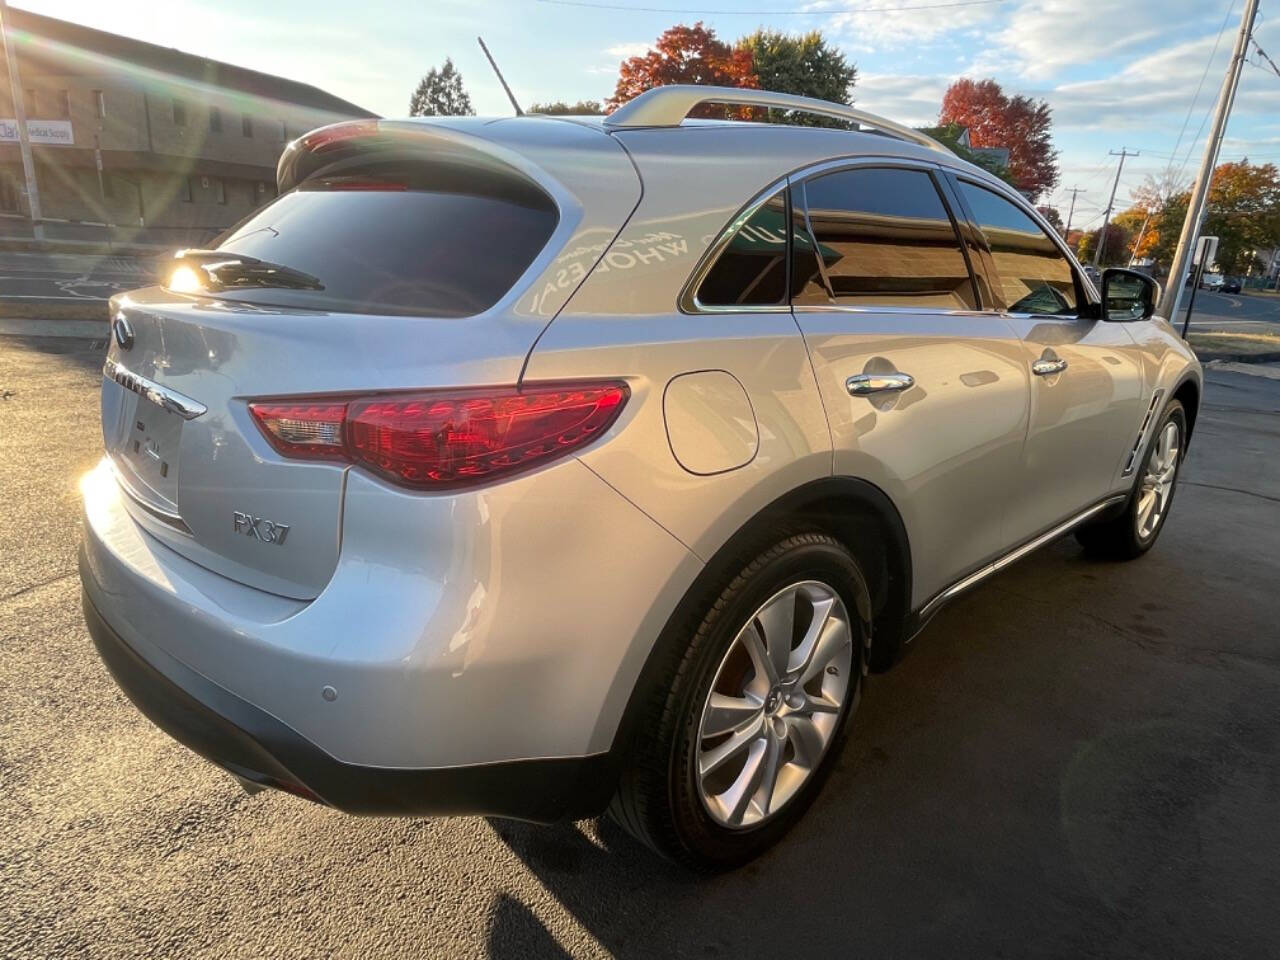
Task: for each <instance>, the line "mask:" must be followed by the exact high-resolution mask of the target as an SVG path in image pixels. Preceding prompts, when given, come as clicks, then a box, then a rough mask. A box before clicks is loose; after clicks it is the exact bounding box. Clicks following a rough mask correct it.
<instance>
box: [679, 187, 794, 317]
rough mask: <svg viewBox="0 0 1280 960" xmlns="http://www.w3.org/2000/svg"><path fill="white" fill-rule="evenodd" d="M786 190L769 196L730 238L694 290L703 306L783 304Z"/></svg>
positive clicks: (785, 284) (784, 291)
mask: <svg viewBox="0 0 1280 960" xmlns="http://www.w3.org/2000/svg"><path fill="white" fill-rule="evenodd" d="M786 225H787V199H786V191H785V190H784V191H781V192H779V193H777V194H775V195H774V196H772V197H770V198H769V199H768V200H767V201H765V202H764V203H763V204H761V206H760V207H759V208H758V209H757V210H756V211H755V213H753V214H752V215H751V216H750V217H749V218H748V219H747V221H746V223H744V224H743V225H742V226H741V227H740V228H739V229H738V232H737V233H735V234H734V235H733V239H731V240H730V241H729V244H728V246H726V247H725V248H724V250H723V251H721V253H720V256H719V258H718V259H717V260H716V262H715V264H714V265H713V266H712V267H711V269H710V270H709V271H708V272H707V275H706V277H704V278H703V280H702V283H701V285H700V286H699V287H698V295H697V296H698V303H700V304H701V305H702V306H706V307H729V306H764V305H778V304H782V303H785V302H786V286H787V232H786Z"/></svg>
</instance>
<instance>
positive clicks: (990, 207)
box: [959, 180, 1078, 316]
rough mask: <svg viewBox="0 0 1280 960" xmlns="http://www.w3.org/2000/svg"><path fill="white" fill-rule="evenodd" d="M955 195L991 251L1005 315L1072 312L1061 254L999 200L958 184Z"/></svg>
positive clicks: (1073, 297)
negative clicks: (1005, 311) (963, 204)
mask: <svg viewBox="0 0 1280 960" xmlns="http://www.w3.org/2000/svg"><path fill="white" fill-rule="evenodd" d="M959 184H960V193H961V194H962V195H963V196H964V200H965V202H966V203H967V204H968V205H969V209H970V210H971V211H972V212H973V218H974V220H976V221H977V223H978V226H979V227H981V228H982V232H983V233H984V234H985V235H986V238H987V243H988V245H989V246H990V247H991V259H992V260H993V261H994V265H995V268H996V273H997V275H998V276H997V278H996V280H995V286H996V288H997V289H998V290H1000V291H1001V293H1002V294H1003V296H1004V302H1005V305H1006V307H1007V308H1008V310H1009V312H1010V313H1038V314H1050V315H1054V316H1061V315H1070V314H1074V313H1075V312H1076V310H1077V307H1078V301H1077V294H1076V282H1075V274H1074V273H1073V272H1072V269H1071V262H1070V261H1069V260H1068V259H1067V257H1066V256H1065V255H1064V254H1063V252H1062V250H1061V249H1060V248H1059V247H1058V245H1057V244H1056V243H1054V242H1053V240H1052V239H1051V238H1050V237H1049V235H1048V234H1047V233H1045V232H1044V230H1043V229H1041V227H1040V225H1039V224H1038V223H1036V222H1035V221H1034V220H1032V219H1031V217H1030V216H1029V215H1028V214H1026V213H1024V212H1023V211H1022V210H1020V209H1018V207H1017V205H1015V204H1014V203H1011V202H1010V201H1009V200H1006V199H1005V198H1004V197H1002V196H1000V195H999V194H997V193H995V192H993V191H991V190H987V189H986V188H985V187H979V186H978V185H976V184H973V183H969V182H967V181H965V180H960V181H959Z"/></svg>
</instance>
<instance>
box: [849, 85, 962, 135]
mask: <svg viewBox="0 0 1280 960" xmlns="http://www.w3.org/2000/svg"><path fill="white" fill-rule="evenodd" d="M950 82H951V81H950V78H947V77H940V76H918V75H917V76H913V75H911V74H877V73H862V74H859V75H858V83H857V86H855V87H854V88H853V96H854V100H855V102H856V103H857V105H858V106H859V107H861V108H863V109H864V110H870V111H871V112H872V113H878V114H880V115H881V116H884V117H888V118H889V119H891V120H897V121H898V122H899V123H907V124H911V125H913V126H918V127H921V126H930V125H932V124H935V123H937V122H938V110H939V108H940V107H941V106H942V95H943V93H945V92H946V89H947V85H948V84H949V83H950Z"/></svg>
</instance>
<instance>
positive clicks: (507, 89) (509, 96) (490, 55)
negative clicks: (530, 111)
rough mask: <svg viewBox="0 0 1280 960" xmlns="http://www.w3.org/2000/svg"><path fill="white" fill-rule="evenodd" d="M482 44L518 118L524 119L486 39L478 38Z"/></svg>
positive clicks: (482, 48)
mask: <svg viewBox="0 0 1280 960" xmlns="http://www.w3.org/2000/svg"><path fill="white" fill-rule="evenodd" d="M476 40H477V41H479V43H480V49H481V50H483V51H484V55H485V56H486V57H488V59H489V66H491V67H493V72H494V73H496V74H497V75H498V82H499V83H500V84H502V89H503V90H505V91H507V99H508V100H510V101H511V105H512V106H513V107H515V108H516V116H517V117H523V116H524V111H523V110H521V109H520V104H518V103H516V97H515V94H513V93H512V92H511V88H510V87H508V86H507V79H506V77H504V76H503V75H502V71H501V70H499V69H498V64H497V63H495V62H494V59H493V54H491V53H490V52H489V48H488V47H486V46H485V45H484V37H476Z"/></svg>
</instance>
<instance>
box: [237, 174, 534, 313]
mask: <svg viewBox="0 0 1280 960" xmlns="http://www.w3.org/2000/svg"><path fill="white" fill-rule="evenodd" d="M558 217H559V215H558V211H557V209H556V206H555V204H554V202H553V201H552V200H551V198H550V197H548V196H547V195H546V194H544V193H543V192H542V191H541V190H539V189H537V188H536V187H535V186H533V185H532V184H531V183H527V182H523V181H516V180H514V179H510V180H508V179H497V178H493V177H490V178H488V179H486V180H485V181H483V182H482V183H474V184H469V183H468V179H467V177H466V176H465V175H462V176H459V175H457V174H456V173H455V174H453V175H449V176H432V175H431V174H430V173H429V171H425V170H417V171H414V170H411V169H395V168H381V169H375V170H373V171H372V172H364V173H360V174H358V175H355V174H351V175H346V176H338V177H327V178H318V179H315V180H309V181H306V182H304V183H303V184H301V185H300V186H299V187H298V188H297V189H295V190H292V191H290V192H289V193H286V194H284V195H282V196H281V197H279V198H278V199H276V200H275V201H274V202H272V203H270V204H268V205H267V206H265V207H263V208H262V209H261V210H259V211H258V212H256V213H254V214H253V215H252V216H250V217H249V219H247V220H245V221H244V222H242V223H241V224H240V225H239V226H237V227H236V228H234V229H233V230H232V232H230V233H229V234H227V235H226V236H225V237H224V238H223V239H222V241H221V242H220V243H219V244H218V247H217V249H218V250H219V251H228V252H230V253H236V254H241V255H244V256H247V257H255V258H258V259H260V260H264V261H269V262H270V264H274V265H279V266H280V267H284V268H287V271H288V272H287V273H286V272H285V271H281V272H280V274H279V275H280V276H281V277H286V278H287V279H288V285H287V286H285V285H282V286H272V285H271V280H270V278H269V277H268V278H267V279H266V280H265V281H264V280H263V278H262V271H257V272H255V273H254V274H253V275H252V276H249V274H248V272H247V271H241V273H239V274H237V273H236V272H235V271H227V273H228V275H229V276H232V277H233V278H234V277H238V276H241V275H243V276H244V277H245V281H244V282H245V285H244V286H243V287H242V288H240V287H236V286H235V285H234V282H233V283H232V284H231V285H229V287H228V288H227V289H223V290H219V291H218V292H217V293H216V294H215V295H216V296H218V297H221V298H223V299H228V300H238V301H244V302H249V303H256V304H263V305H266V306H277V307H294V308H306V309H315V310H332V311H341V312H354V313H389V314H421V315H425V316H437V317H458V316H470V315H472V314H476V313H482V312H483V311H485V310H487V309H488V308H489V307H491V306H493V305H494V304H495V303H496V302H497V301H498V300H500V299H501V298H502V297H503V295H505V294H506V293H507V292H508V291H509V290H510V289H511V287H512V286H513V285H514V284H515V282H516V281H517V280H518V279H519V277H520V275H521V274H522V273H524V271H525V270H526V269H527V268H528V266H529V264H530V263H532V262H533V259H534V258H535V257H536V256H537V255H538V253H539V252H540V251H541V250H542V248H543V247H544V246H546V243H547V241H548V240H549V239H550V237H551V234H552V232H553V231H554V230H555V227H556V223H557V221H558ZM299 276H301V277H304V278H307V282H296V278H297V277H299ZM282 282H283V281H282Z"/></svg>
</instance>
